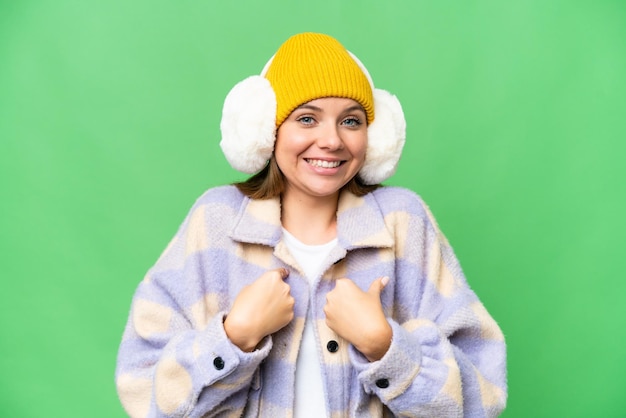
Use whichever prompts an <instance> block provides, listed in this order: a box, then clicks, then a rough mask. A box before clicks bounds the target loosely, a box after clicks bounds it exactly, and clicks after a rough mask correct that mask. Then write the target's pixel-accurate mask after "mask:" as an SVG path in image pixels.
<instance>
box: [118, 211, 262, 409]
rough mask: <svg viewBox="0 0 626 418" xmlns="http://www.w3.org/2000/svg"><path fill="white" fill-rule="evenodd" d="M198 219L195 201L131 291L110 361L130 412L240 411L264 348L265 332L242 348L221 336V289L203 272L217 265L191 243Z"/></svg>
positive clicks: (197, 235)
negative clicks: (118, 341) (258, 340)
mask: <svg viewBox="0 0 626 418" xmlns="http://www.w3.org/2000/svg"><path fill="white" fill-rule="evenodd" d="M225 215H227V213H225ZM204 220H205V210H204V208H203V207H202V206H200V207H197V208H196V209H195V210H192V212H191V214H190V216H189V217H188V218H187V219H186V220H185V222H184V223H183V225H182V226H181V228H180V229H179V231H178V233H177V234H176V236H175V237H174V239H173V240H172V242H171V243H170V245H169V246H168V248H167V249H166V250H165V252H164V253H163V255H162V256H161V258H160V259H159V260H158V262H157V263H156V264H155V266H154V267H153V268H152V269H151V270H150V271H149V272H148V274H147V275H146V278H145V279H144V280H143V281H142V282H141V283H140V284H139V286H138V288H137V291H136V293H135V295H134V297H133V301H132V306H131V311H130V315H129V318H128V322H127V325H126V328H125V331H124V335H123V338H122V342H121V344H120V348H119V352H118V359H117V369H116V386H117V391H118V395H119V397H120V400H121V402H122V405H123V406H124V408H125V409H126V411H127V413H128V414H129V415H130V416H131V417H183V416H184V417H196V416H214V415H216V414H218V413H220V412H225V411H232V412H235V413H236V411H237V410H241V411H243V408H244V407H245V405H246V402H247V400H248V397H249V396H250V391H253V390H254V389H255V381H256V380H255V377H256V379H258V366H259V364H260V363H261V361H262V360H263V359H264V358H265V357H266V356H267V355H268V354H269V351H270V349H271V344H272V342H271V338H269V337H268V338H266V339H264V340H263V341H262V342H261V344H260V346H259V347H258V349H257V350H255V351H254V352H252V353H244V352H242V351H241V350H239V348H237V347H236V346H235V345H234V344H232V343H231V342H230V340H229V339H228V337H227V336H226V333H225V331H224V327H223V319H224V317H225V313H226V311H227V309H228V305H229V301H228V296H227V290H224V289H221V290H220V285H213V284H210V283H211V281H210V280H207V279H206V277H205V276H206V275H207V274H214V275H215V274H216V273H215V272H211V271H210V268H211V267H210V266H211V260H210V257H207V256H206V255H203V254H202V251H199V250H198V249H199V248H202V247H203V240H205V238H206V235H205V234H204V232H203V231H205V228H203V227H202V225H201V224H203V223H204ZM224 223H225V224H227V222H224ZM216 228H219V226H216ZM222 280H223V277H222ZM208 283H209V284H208ZM216 283H219V282H216ZM222 287H223V286H222Z"/></svg>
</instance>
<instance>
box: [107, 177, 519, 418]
mask: <svg viewBox="0 0 626 418" xmlns="http://www.w3.org/2000/svg"><path fill="white" fill-rule="evenodd" d="M337 235H338V237H337V238H338V244H337V246H336V247H335V248H334V250H332V251H331V253H330V255H329V257H328V258H327V260H326V262H325V269H324V273H323V274H322V277H320V278H318V280H316V281H315V283H314V285H313V286H312V287H311V286H310V285H309V282H308V280H307V279H306V277H305V276H304V274H303V273H302V272H301V270H300V268H299V266H298V264H297V263H296V261H295V260H294V258H293V257H292V256H291V255H290V253H289V251H288V250H287V248H286V246H285V244H284V242H283V241H282V230H281V223H280V201H279V199H271V200H251V199H249V198H247V197H245V196H244V195H242V194H241V193H240V192H239V191H238V190H237V189H236V188H235V187H233V186H223V187H218V188H215V189H210V190H208V191H207V192H206V193H205V194H204V195H203V196H201V197H200V198H199V199H198V201H197V202H196V204H195V205H194V206H193V208H192V209H191V211H190V213H189V215H188V216H187V218H186V219H185V221H184V222H183V224H182V225H181V227H180V229H179V230H178V232H177V234H176V236H175V237H174V238H173V240H172V241H171V243H170V244H169V245H168V247H167V248H166V250H165V251H164V253H163V254H162V255H161V257H160V258H159V260H158V261H157V263H156V264H155V265H154V267H153V268H151V269H150V270H149V272H148V273H147V275H146V277H145V278H144V280H143V281H142V282H141V283H140V284H139V286H138V288H137V290H136V293H135V295H134V297H133V302H132V306H131V312H130V315H129V319H128V323H127V325H126V328H125V331H124V335H123V338H122V342H121V344H120V348H119V353H118V362H117V369H116V384H117V390H118V394H119V397H120V400H121V402H122V405H123V406H124V408H125V409H126V411H127V412H128V413H129V415H131V416H132V417H240V416H243V417H257V416H260V417H270V418H280V417H291V416H293V401H294V387H295V364H296V357H297V355H298V348H299V344H300V341H301V337H302V331H303V327H304V321H305V318H307V315H308V317H309V319H310V320H313V321H314V325H315V332H316V337H317V340H318V347H317V348H318V353H319V358H320V362H321V365H322V374H323V376H322V378H323V382H324V385H325V388H326V391H325V392H326V393H325V395H326V400H327V402H326V403H327V405H326V408H327V411H328V413H329V416H331V417H333V418H339V417H381V416H398V417H448V416H450V417H453V416H455V417H461V416H465V417H487V416H496V415H498V414H499V413H500V412H501V411H502V410H503V409H504V406H505V403H506V397H507V387H506V348H505V342H504V337H503V334H502V332H501V331H500V329H499V327H498V325H497V324H496V322H495V321H494V320H493V319H492V318H491V316H490V315H489V314H488V313H487V311H486V310H485V308H484V307H483V305H482V304H481V302H480V301H479V299H478V298H477V296H476V295H475V294H474V292H473V291H472V290H471V289H470V287H469V286H468V284H467V282H466V279H465V277H464V275H463V273H462V271H461V268H460V266H459V264H458V262H457V259H456V257H455V256H454V253H453V251H452V249H451V247H450V246H449V244H448V242H447V241H446V239H445V238H444V236H443V235H442V234H441V232H440V231H439V229H438V227H437V224H436V222H435V220H434V219H433V217H432V215H431V213H430V212H429V210H428V208H427V207H426V205H425V204H424V203H423V202H422V200H421V199H420V198H419V197H418V196H417V195H415V194H414V193H412V192H410V191H408V190H405V189H401V188H394V187H382V188H380V189H378V190H376V191H374V192H372V193H369V194H367V195H365V196H363V197H356V196H354V195H353V194H350V193H348V192H343V193H342V194H341V196H340V200H339V207H338V212H337ZM278 267H285V268H287V269H288V270H290V272H291V273H290V275H289V277H288V278H287V279H286V281H287V283H288V284H289V285H290V287H291V294H292V296H293V297H294V298H295V301H296V303H295V308H294V313H295V317H294V319H293V321H292V322H291V323H289V325H287V326H286V327H285V328H283V329H282V330H280V331H279V332H277V333H275V334H273V335H271V336H268V337H266V338H265V339H264V340H263V341H262V342H261V343H260V345H259V347H258V348H257V350H255V351H254V352H252V353H245V352H242V351H241V350H239V349H238V348H237V347H236V346H235V345H233V344H232V343H231V342H230V341H229V340H228V338H227V337H226V334H225V332H224V327H223V319H224V317H225V315H226V313H227V312H228V311H229V308H230V307H231V304H232V302H233V301H234V299H235V297H236V296H237V295H238V293H239V291H240V290H241V289H242V287H243V286H245V285H247V284H250V283H251V282H253V281H254V280H255V279H257V278H258V277H259V276H260V275H261V274H262V273H263V272H265V271H267V270H269V269H275V268H278ZM381 276H388V277H390V279H391V280H390V282H389V284H388V285H387V286H386V287H385V288H384V290H383V292H382V294H381V301H382V305H383V308H384V311H385V313H386V316H387V318H388V321H389V323H390V325H391V327H392V329H393V338H392V342H391V346H390V348H389V350H388V352H387V353H386V354H385V356H384V357H383V358H382V359H380V360H379V361H376V362H372V363H369V362H368V361H367V360H366V359H365V358H364V356H362V355H361V354H360V353H359V352H358V351H356V350H355V349H354V347H352V346H351V345H350V344H348V343H347V342H346V341H345V340H343V339H342V338H341V337H339V336H338V335H337V334H335V333H334V332H333V331H331V330H330V329H329V328H328V327H327V326H326V324H325V320H324V311H323V307H324V305H325V302H326V301H325V295H326V293H327V292H328V291H330V290H331V289H332V288H333V286H334V280H335V279H337V278H342V277H348V278H350V279H351V280H353V281H354V282H355V283H356V284H357V285H358V286H359V287H360V288H361V289H362V290H367V289H368V288H369V286H370V284H371V282H372V281H373V280H375V279H376V278H378V277H381Z"/></svg>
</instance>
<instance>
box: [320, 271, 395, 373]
mask: <svg viewBox="0 0 626 418" xmlns="http://www.w3.org/2000/svg"><path fill="white" fill-rule="evenodd" d="M388 281H389V278H388V277H381V278H378V279H376V280H374V282H373V283H372V284H371V286H370V288H369V289H368V291H367V292H364V291H362V290H361V289H359V287H358V286H357V285H356V284H354V282H352V280H350V279H345V278H344V279H338V280H337V281H336V282H335V288H334V289H333V290H331V291H330V292H328V294H327V295H326V306H325V307H324V313H325V314H326V325H328V327H329V328H330V329H332V330H333V331H334V332H336V333H337V334H338V335H339V336H340V337H342V338H344V339H345V340H347V341H348V342H349V343H351V344H352V345H353V346H354V347H355V348H356V349H357V350H359V351H360V352H361V353H362V354H363V355H364V356H365V357H366V358H367V359H368V360H369V361H377V360H380V359H381V358H382V357H383V356H384V355H385V353H386V352H387V350H388V349H389V346H390V345H391V337H392V335H393V331H392V329H391V326H390V325H389V323H388V322H387V318H385V313H384V312H383V307H382V304H381V302H380V293H381V292H382V290H383V289H384V287H385V285H386V284H387V282H388Z"/></svg>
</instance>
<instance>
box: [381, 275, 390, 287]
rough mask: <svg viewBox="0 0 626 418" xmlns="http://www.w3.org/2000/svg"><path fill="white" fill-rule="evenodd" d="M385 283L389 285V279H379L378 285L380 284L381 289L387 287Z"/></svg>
mask: <svg viewBox="0 0 626 418" xmlns="http://www.w3.org/2000/svg"><path fill="white" fill-rule="evenodd" d="M387 283H389V277H387V276H385V277H383V278H382V279H380V284H382V285H383V287H385V286H387Z"/></svg>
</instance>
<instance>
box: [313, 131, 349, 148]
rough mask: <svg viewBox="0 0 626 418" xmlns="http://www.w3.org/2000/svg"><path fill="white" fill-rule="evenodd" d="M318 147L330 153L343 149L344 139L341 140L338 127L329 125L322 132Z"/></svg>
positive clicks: (318, 139)
mask: <svg viewBox="0 0 626 418" xmlns="http://www.w3.org/2000/svg"><path fill="white" fill-rule="evenodd" d="M317 145H318V146H319V147H320V148H322V149H327V150H330V151H335V150H341V149H343V139H341V134H340V132H339V128H338V126H337V125H335V124H328V125H327V126H325V127H324V129H322V130H320V132H319V136H318V138H317Z"/></svg>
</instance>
